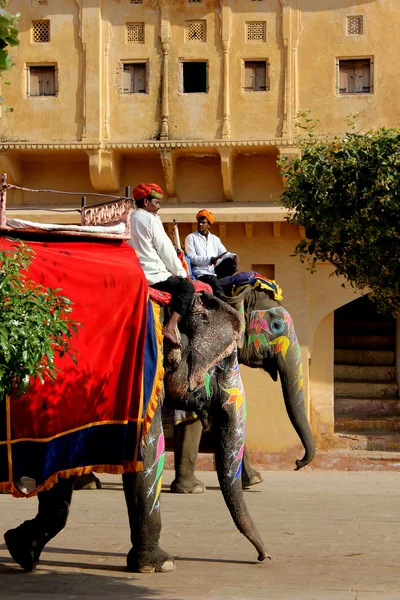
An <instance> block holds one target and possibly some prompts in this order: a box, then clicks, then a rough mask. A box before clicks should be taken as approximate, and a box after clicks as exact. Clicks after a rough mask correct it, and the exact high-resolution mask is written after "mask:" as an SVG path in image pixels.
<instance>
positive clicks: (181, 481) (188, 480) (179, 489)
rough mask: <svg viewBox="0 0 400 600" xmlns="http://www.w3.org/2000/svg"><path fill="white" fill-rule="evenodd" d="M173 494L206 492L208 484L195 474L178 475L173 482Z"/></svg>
mask: <svg viewBox="0 0 400 600" xmlns="http://www.w3.org/2000/svg"><path fill="white" fill-rule="evenodd" d="M170 489H171V493H172V494H204V492H205V491H206V486H205V485H204V483H203V482H202V481H200V479H197V477H195V476H194V475H193V476H192V477H177V478H176V479H174V481H173V482H172V483H171V487H170Z"/></svg>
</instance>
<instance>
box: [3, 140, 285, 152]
mask: <svg viewBox="0 0 400 600" xmlns="http://www.w3.org/2000/svg"><path fill="white" fill-rule="evenodd" d="M257 146H259V147H265V146H276V147H280V148H281V147H282V148H295V147H296V144H295V141H294V140H291V139H288V138H270V139H263V140H145V141H139V140H138V141H134V142H107V143H105V144H104V143H101V142H96V143H88V142H79V141H70V142H67V141H65V142H45V143H39V142H13V141H9V142H3V143H1V144H0V151H4V150H104V149H106V150H136V149H139V150H140V149H149V148H150V149H161V148H170V149H174V148H230V147H231V148H237V147H257Z"/></svg>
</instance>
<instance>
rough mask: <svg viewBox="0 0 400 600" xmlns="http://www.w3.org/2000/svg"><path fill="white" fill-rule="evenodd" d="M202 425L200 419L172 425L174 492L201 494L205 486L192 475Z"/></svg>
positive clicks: (172, 487)
mask: <svg viewBox="0 0 400 600" xmlns="http://www.w3.org/2000/svg"><path fill="white" fill-rule="evenodd" d="M202 430H203V426H202V424H201V421H200V419H196V420H195V421H183V422H182V423H179V424H178V425H175V427H174V461H175V479H174V481H173V482H172V483H171V492H172V493H174V494H203V493H204V492H205V491H206V486H205V485H204V483H203V482H202V481H200V480H199V479H197V477H195V475H194V471H195V468H196V460H197V456H198V454H199V444H200V438H201V432H202Z"/></svg>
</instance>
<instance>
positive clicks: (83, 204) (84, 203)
mask: <svg viewBox="0 0 400 600" xmlns="http://www.w3.org/2000/svg"><path fill="white" fill-rule="evenodd" d="M85 207H86V196H82V203H81V208H85Z"/></svg>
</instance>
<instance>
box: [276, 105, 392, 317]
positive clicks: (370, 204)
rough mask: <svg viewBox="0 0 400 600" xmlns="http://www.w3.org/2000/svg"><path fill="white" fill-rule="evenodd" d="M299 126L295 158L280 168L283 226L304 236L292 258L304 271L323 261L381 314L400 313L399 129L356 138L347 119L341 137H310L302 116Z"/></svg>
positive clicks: (311, 126)
mask: <svg viewBox="0 0 400 600" xmlns="http://www.w3.org/2000/svg"><path fill="white" fill-rule="evenodd" d="M298 125H299V129H300V131H301V134H300V135H299V137H298V140H297V144H298V146H299V148H300V151H301V154H300V155H299V156H298V157H296V158H295V159H294V160H292V161H291V162H290V161H289V160H288V159H287V158H286V157H281V159H280V161H279V162H280V166H281V169H282V170H281V173H282V175H283V176H284V177H285V180H286V183H285V191H284V193H283V196H282V198H281V200H282V203H283V205H284V206H286V207H287V208H289V209H291V210H292V211H293V212H292V214H291V217H290V218H289V222H290V223H293V224H296V225H300V226H303V227H305V231H306V239H303V240H301V241H300V243H299V244H297V246H296V248H295V253H296V254H297V255H299V257H300V260H301V261H302V262H307V263H308V264H309V268H310V269H311V270H315V267H316V263H317V261H323V262H327V261H328V262H330V263H331V264H332V265H333V266H334V269H335V270H334V273H335V274H336V275H337V276H343V277H344V278H345V279H346V280H347V282H348V283H349V284H350V285H351V286H353V287H355V288H358V289H361V290H365V289H367V288H368V289H369V290H370V292H371V294H370V295H371V297H372V299H373V300H374V301H375V302H376V303H377V305H378V307H379V308H380V310H384V311H389V312H391V313H392V314H394V315H396V314H399V312H400V226H399V223H400V201H399V196H400V187H399V181H400V129H388V128H381V129H378V130H373V131H368V132H367V133H362V132H360V131H359V130H358V127H357V116H356V115H351V116H350V117H349V120H348V125H349V129H350V131H349V132H348V133H347V134H346V136H345V137H344V138H339V137H334V138H331V137H328V136H317V135H316V133H315V127H316V122H315V121H314V120H313V119H312V117H311V116H310V113H309V112H307V111H303V112H302V113H300V114H299V123H298Z"/></svg>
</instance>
